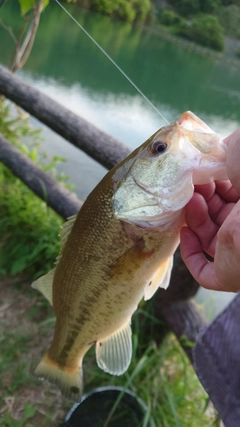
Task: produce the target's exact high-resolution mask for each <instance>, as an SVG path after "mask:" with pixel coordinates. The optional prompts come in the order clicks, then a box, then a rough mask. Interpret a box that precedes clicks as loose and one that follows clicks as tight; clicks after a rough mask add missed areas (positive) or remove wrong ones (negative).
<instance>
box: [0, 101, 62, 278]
mask: <svg viewBox="0 0 240 427" xmlns="http://www.w3.org/2000/svg"><path fill="white" fill-rule="evenodd" d="M11 109H13V106H12V105H11V104H10V103H8V102H7V101H6V100H1V101H0V133H2V135H3V136H5V137H6V138H7V139H8V140H9V141H10V142H12V143H13V144H14V145H15V146H16V147H17V148H18V149H20V150H21V151H22V152H23V153H24V154H25V155H27V156H28V157H29V158H30V159H31V160H32V161H34V162H35V163H37V164H38V166H40V167H42V168H43V169H44V170H45V171H47V172H49V173H51V174H52V175H53V176H54V177H55V178H56V177H57V176H56V169H55V167H56V165H57V163H59V162H60V161H62V160H63V159H61V158H60V157H58V156H55V157H54V158H53V159H52V161H50V162H47V159H46V156H45V155H44V153H40V154H39V147H38V143H39V141H40V134H39V131H36V130H34V129H33V128H32V127H31V126H30V124H29V122H28V118H27V117H19V115H18V114H17V113H15V114H14V115H12V113H13V112H12V113H11V111H10V110H11ZM23 140H24V141H25V144H23V143H22V141H23ZM43 162H45V164H44V166H42V163H43ZM58 178H59V180H60V181H61V182H62V183H64V182H65V181H66V179H65V177H64V176H60V177H58ZM0 189H1V204H0V235H1V245H0V274H1V275H9V274H10V275H15V274H18V273H23V272H24V273H27V274H31V275H33V276H35V275H36V274H37V272H38V273H39V275H40V274H42V273H44V272H46V271H48V270H50V269H51V268H52V265H53V263H54V260H55V258H56V256H57V254H58V251H59V241H58V238H57V236H58V233H59V228H60V225H61V224H62V222H63V220H62V219H61V218H60V217H59V216H58V215H57V214H56V213H55V212H53V211H52V210H51V209H49V208H48V207H47V204H46V203H45V202H44V201H42V200H40V199H39V198H38V197H37V196H35V195H34V194H33V193H32V191H31V190H29V189H28V187H26V186H25V185H24V184H23V183H22V182H21V181H20V180H19V179H18V178H16V177H15V176H14V175H13V174H12V173H11V171H10V170H9V169H8V168H7V167H6V166H4V165H3V164H2V163H0Z"/></svg>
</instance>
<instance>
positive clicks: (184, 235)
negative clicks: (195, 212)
mask: <svg viewBox="0 0 240 427" xmlns="http://www.w3.org/2000/svg"><path fill="white" fill-rule="evenodd" d="M180 252H181V257H182V259H183V262H184V263H185V264H186V266H187V268H188V270H189V271H190V273H191V274H192V276H193V277H194V279H195V280H196V281H197V282H198V283H199V285H201V286H202V287H204V288H206V289H211V290H224V289H223V288H222V286H221V284H220V283H219V282H218V280H217V277H216V273H215V268H214V263H213V262H209V261H208V260H207V259H206V257H205V255H204V253H203V252H202V247H201V243H200V241H199V239H198V237H197V236H196V235H195V234H194V233H193V232H192V231H191V230H190V229H189V228H188V227H183V228H182V229H181V233H180Z"/></svg>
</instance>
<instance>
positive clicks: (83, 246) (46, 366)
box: [32, 111, 227, 401]
mask: <svg viewBox="0 0 240 427" xmlns="http://www.w3.org/2000/svg"><path fill="white" fill-rule="evenodd" d="M225 163H226V147H225V145H224V142H223V141H222V140H221V138H220V136H219V135H218V134H216V133H215V132H213V131H212V130H211V129H210V128H209V127H208V126H207V125H206V124H205V123H204V122H203V121H202V120H201V119H200V118H198V117H197V116H196V115H194V114H193V113H192V112H190V111H186V112H185V113H183V114H182V115H181V116H180V118H179V119H178V120H177V121H175V122H173V123H171V124H169V125H166V126H164V127H162V128H160V129H159V130H158V131H157V132H155V133H154V134H153V135H152V136H151V137H150V138H149V139H148V140H147V141H146V142H144V143H143V144H142V145H141V146H140V147H138V148H137V149H136V150H134V151H133V152H132V153H131V154H130V155H129V156H128V157H127V158H125V159H124V160H123V161H121V162H120V163H119V164H117V165H116V166H115V167H114V168H113V169H111V170H110V171H109V172H108V173H107V174H106V175H105V177H104V178H103V179H102V180H101V181H100V183H99V184H98V185H97V186H96V187H95V189H94V190H93V191H92V192H91V194H90V195H89V196H88V197H87V199H86V201H85V202H84V204H83V205H82V207H81V209H80V211H79V213H78V214H77V215H75V216H73V217H70V218H69V220H68V221H67V222H66V223H65V224H64V225H63V228H62V231H61V243H62V246H61V250H60V254H59V256H58V258H57V261H56V266H55V268H54V269H53V270H51V271H50V272H49V273H47V274H46V275H45V276H43V277H41V278H39V279H38V280H37V281H35V282H34V283H33V285H32V286H33V288H35V289H37V290H39V291H40V292H42V293H43V295H45V297H46V298H47V299H48V300H49V302H50V303H51V304H52V305H53V310H54V314H55V316H56V325H55V331H54V336H53V340H52V343H51V346H50V348H49V350H48V351H47V353H46V354H45V355H44V356H43V358H42V360H41V361H40V363H39V364H38V366H37V368H36V370H35V374H36V375H37V376H38V377H40V378H45V379H47V380H49V381H50V382H53V383H56V384H57V386H58V387H59V388H60V389H61V391H62V393H63V394H64V395H65V396H67V397H68V398H70V399H72V400H75V401H79V400H80V399H81V396H82V391H83V375H82V362H83V358H84V356H85V354H86V353H87V351H88V350H89V349H90V347H92V346H93V345H95V349H96V360H97V364H98V366H99V367H100V368H101V369H103V370H104V371H105V372H108V373H110V374H113V375H121V374H123V373H124V372H125V371H126V370H127V369H128V367H129V365H130V362H131V356H132V337H131V334H132V332H131V318H132V315H133V313H134V312H135V311H136V309H137V307H138V304H139V303H140V302H141V300H142V299H143V298H144V299H145V300H149V299H150V298H151V297H152V296H153V295H154V293H155V292H156V291H157V289H158V288H159V287H162V288H164V289H166V288H167V286H168V284H169V281H170V276H171V270H172V266H173V255H174V252H175V250H176V248H177V246H178V244H179V235H180V229H181V227H182V226H183V225H184V224H185V219H184V208H185V206H186V204H187V203H188V201H189V200H190V199H191V197H192V195H193V192H194V185H195V184H206V183H209V182H211V181H214V180H219V179H226V178H227V175H226V165H225Z"/></svg>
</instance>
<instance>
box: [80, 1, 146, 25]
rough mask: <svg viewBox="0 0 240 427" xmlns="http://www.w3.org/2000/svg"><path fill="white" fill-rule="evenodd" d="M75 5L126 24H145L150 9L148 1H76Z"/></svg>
mask: <svg viewBox="0 0 240 427" xmlns="http://www.w3.org/2000/svg"><path fill="white" fill-rule="evenodd" d="M76 3H77V4H79V5H82V6H84V7H88V8H90V9H93V10H96V11H97V12H100V13H105V14H106V15H110V16H117V17H119V18H121V19H123V20H125V21H128V22H145V21H146V19H147V18H148V16H149V15H150V12H151V9H152V6H151V1H150V0H76Z"/></svg>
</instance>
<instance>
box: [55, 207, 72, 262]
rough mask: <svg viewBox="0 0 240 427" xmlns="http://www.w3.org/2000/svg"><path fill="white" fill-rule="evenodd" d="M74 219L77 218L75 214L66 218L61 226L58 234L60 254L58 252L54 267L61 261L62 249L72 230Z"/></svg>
mask: <svg viewBox="0 0 240 427" xmlns="http://www.w3.org/2000/svg"><path fill="white" fill-rule="evenodd" d="M76 217H77V214H75V215H72V216H70V217H69V218H67V221H66V222H64V224H63V225H62V226H61V227H62V230H61V231H60V233H59V236H60V239H61V242H60V244H61V249H60V252H59V254H58V256H57V259H56V262H55V264H56V265H57V264H58V263H59V262H60V260H61V257H62V252H63V249H64V247H65V245H66V243H67V240H68V237H69V234H70V233H71V231H72V228H73V225H74V223H75V220H76Z"/></svg>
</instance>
